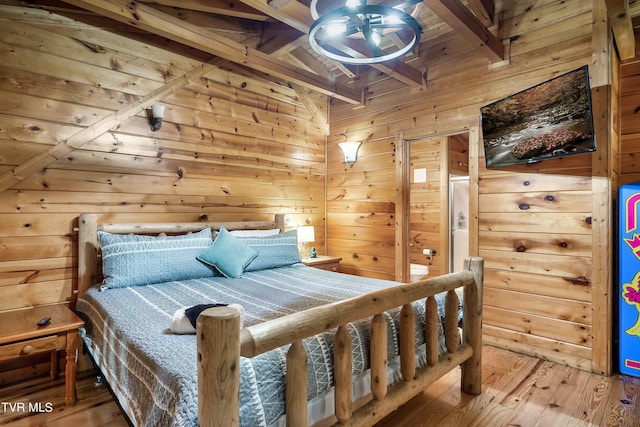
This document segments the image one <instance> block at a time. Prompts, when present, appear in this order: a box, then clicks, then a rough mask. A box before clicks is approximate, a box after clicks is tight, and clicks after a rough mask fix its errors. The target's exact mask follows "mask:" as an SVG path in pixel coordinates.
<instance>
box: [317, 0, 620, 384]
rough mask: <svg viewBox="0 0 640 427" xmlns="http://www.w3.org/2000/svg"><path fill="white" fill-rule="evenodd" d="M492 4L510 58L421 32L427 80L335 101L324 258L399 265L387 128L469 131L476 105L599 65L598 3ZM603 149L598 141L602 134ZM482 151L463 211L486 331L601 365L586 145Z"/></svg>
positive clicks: (522, 0) (488, 337) (369, 272)
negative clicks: (499, 164)
mask: <svg viewBox="0 0 640 427" xmlns="http://www.w3.org/2000/svg"><path fill="white" fill-rule="evenodd" d="M596 1H598V0H596ZM496 4H497V7H498V12H499V14H500V17H501V22H500V25H499V29H498V30H497V34H498V36H499V38H500V39H501V40H505V39H509V40H510V58H509V64H508V65H503V66H495V67H494V66H490V65H489V63H488V61H487V60H486V59H484V58H483V57H482V56H480V55H479V54H478V53H477V52H475V51H474V49H473V47H472V46H469V45H468V44H467V43H466V42H465V41H464V40H461V39H459V38H457V37H455V36H453V35H452V34H450V33H446V32H445V33H435V32H431V31H430V29H426V31H425V36H426V37H427V38H431V40H430V43H428V44H427V46H428V47H427V50H425V51H421V52H420V55H419V58H416V59H415V61H420V60H421V59H420V58H428V60H429V68H428V69H427V76H428V81H427V84H426V87H425V88H424V89H422V90H402V89H401V88H399V87H398V85H397V84H395V83H394V82H393V81H390V80H387V79H381V80H380V81H379V82H377V83H376V84H372V85H370V86H369V87H368V91H367V94H366V105H365V107H364V108H361V109H354V108H353V107H351V106H346V105H342V104H337V103H336V104H332V106H331V117H332V119H331V133H330V136H329V137H328V164H327V169H328V177H327V180H328V189H327V192H328V197H327V199H328V201H327V221H328V223H329V225H330V228H329V232H328V241H327V245H328V250H329V252H330V253H331V254H332V255H340V256H342V258H343V268H344V269H345V270H348V271H350V272H353V273H357V274H360V275H366V276H375V277H383V278H391V277H393V275H394V269H393V262H392V260H393V257H394V246H393V244H394V241H393V237H394V234H393V233H392V231H393V230H392V229H393V224H394V222H393V221H392V220H391V219H390V218H389V215H390V212H393V209H392V206H393V204H394V200H395V199H394V197H395V194H396V193H395V191H396V189H397V188H398V184H397V182H395V181H394V174H393V171H394V161H395V159H394V149H395V146H394V143H395V135H397V134H399V133H400V134H402V135H403V138H404V139H405V140H416V139H419V138H427V137H430V136H440V135H449V134H460V133H465V132H469V134H470V135H476V133H477V132H478V126H479V108H480V106H482V105H485V104H487V103H489V102H492V101H495V100H497V99H500V98H502V97H504V96H507V95H510V94H512V93H515V92H518V91H520V90H523V89H526V88H528V87H530V86H533V85H535V84H537V83H540V82H543V81H545V80H547V79H549V78H552V77H554V76H557V75H559V74H562V73H565V72H568V71H571V70H574V69H576V68H578V67H580V66H582V65H585V64H589V65H590V66H593V63H592V58H593V55H592V53H593V44H592V31H593V25H594V22H593V20H594V16H593V14H592V7H593V4H592V2H590V1H587V2H585V1H581V0H570V1H565V2H557V1H553V0H542V1H532V0H515V1H513V2H499V3H498V2H497V3H496ZM606 24H607V23H606V17H605V22H604V23H603V25H606ZM605 37H606V35H605ZM600 59H601V58H600ZM605 61H606V59H605ZM604 108H605V109H606V108H607V106H604ZM606 116H607V117H608V113H607V114H606ZM600 125H601V126H605V127H606V126H609V122H606V123H604V124H602V123H600ZM353 139H360V140H362V141H363V144H362V147H361V148H360V155H359V159H358V161H357V162H356V163H355V165H354V166H353V168H351V169H349V168H347V167H345V166H344V164H343V163H342V162H341V160H340V153H339V149H338V147H337V143H338V142H341V141H344V140H353ZM475 140H476V139H474V138H470V143H471V144H473V143H474V141H475ZM608 146H609V145H608V144H607V143H606V141H605V143H604V144H603V145H602V147H604V148H603V149H605V150H607V149H608V148H607V147H608ZM475 150H477V147H472V149H470V152H475ZM479 152H480V156H479V158H478V159H477V164H471V165H469V168H470V170H472V171H478V175H477V176H478V177H479V178H477V179H478V181H477V182H475V183H473V182H472V183H471V188H472V189H473V188H478V194H477V200H478V202H477V206H476V207H475V209H476V210H477V212H474V213H472V214H470V215H471V216H475V218H476V219H477V224H478V228H479V231H478V236H477V240H476V239H475V238H474V237H472V238H471V239H470V240H471V241H472V242H474V241H477V242H478V243H477V244H474V245H472V247H471V251H472V253H476V254H479V255H480V256H482V257H484V258H485V268H486V272H485V295H484V303H485V318H484V319H485V324H484V339H485V342H487V343H492V344H496V345H498V346H501V347H505V348H510V349H514V350H517V351H521V352H524V353H528V354H532V355H535V356H537V357H541V358H546V359H549V360H553V361H557V362H561V363H565V364H567V365H570V366H576V367H579V368H582V369H586V370H592V369H593V370H596V371H600V372H606V371H607V368H606V363H605V366H604V367H592V365H591V362H592V359H593V357H592V356H593V355H592V346H593V342H594V341H597V342H599V343H601V342H602V341H603V340H604V341H606V340H607V339H609V338H610V337H609V336H607V335H604V336H598V337H596V338H594V337H593V336H592V325H593V322H594V318H597V317H599V316H603V315H605V316H607V315H609V316H610V312H609V310H610V306H609V307H608V306H607V301H606V300H605V301H604V302H603V303H602V304H598V305H597V307H599V310H602V311H599V312H596V313H594V312H592V309H593V306H594V305H593V299H592V298H594V295H593V294H592V292H591V290H592V285H593V283H592V273H593V271H592V265H593V264H592V263H593V257H594V256H597V257H598V258H600V257H602V256H603V253H600V252H597V250H596V249H594V248H595V246H596V244H597V243H598V242H592V229H591V216H592V212H591V209H592V206H593V194H592V186H591V174H592V155H589V154H587V155H579V156H572V157H567V158H563V159H554V160H547V161H544V162H540V163H537V164H535V165H531V166H518V167H509V168H498V169H491V170H488V169H486V168H485V167H484V154H483V150H482V148H481V147H480V150H479ZM474 173H475V172H474ZM472 176H473V174H472ZM441 191H442V188H441ZM474 197H475V195H472V199H473V198H474ZM605 197H606V195H605ZM431 214H432V213H429V215H431ZM430 232H434V231H433V230H430ZM348 239H356V240H357V241H358V243H357V247H353V246H347V245H345V243H346V242H347V241H348ZM354 245H355V243H354ZM603 246H606V245H603ZM604 256H607V255H606V254H604ZM604 274H607V272H606V271H605V272H604ZM608 274H609V275H610V271H609V272H608ZM599 280H600V278H599ZM604 280H605V282H603V285H602V286H603V287H606V286H607V282H606V277H605V278H604ZM598 298H600V296H598ZM603 298H604V297H603ZM605 328H606V326H605ZM597 351H598V352H601V353H602V354H599V356H603V357H604V358H605V359H607V358H610V354H607V352H608V350H607V348H606V346H604V345H600V344H599V346H598V350H597Z"/></svg>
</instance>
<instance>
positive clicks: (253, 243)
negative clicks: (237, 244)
mask: <svg viewBox="0 0 640 427" xmlns="http://www.w3.org/2000/svg"><path fill="white" fill-rule="evenodd" d="M238 239H240V240H242V241H243V242H244V243H246V244H247V245H248V246H249V247H250V248H252V249H254V250H255V251H256V252H258V256H257V257H256V259H254V260H253V261H251V263H250V264H249V265H248V266H247V267H246V268H245V271H256V270H266V269H268V268H277V267H288V266H290V265H293V264H296V263H299V262H300V253H299V252H298V238H297V232H296V230H291V231H287V232H285V233H281V234H276V235H273V236H263V237H260V236H254V237H238Z"/></svg>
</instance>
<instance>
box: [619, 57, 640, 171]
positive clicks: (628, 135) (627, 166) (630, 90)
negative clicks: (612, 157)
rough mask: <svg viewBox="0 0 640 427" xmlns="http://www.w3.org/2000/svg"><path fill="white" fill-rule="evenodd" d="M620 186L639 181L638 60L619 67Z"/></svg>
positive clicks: (639, 104)
mask: <svg viewBox="0 0 640 427" xmlns="http://www.w3.org/2000/svg"><path fill="white" fill-rule="evenodd" d="M620 95H621V105H620V111H621V116H622V117H621V133H622V135H621V138H622V147H621V155H620V170H621V175H620V181H621V184H628V183H631V182H638V181H640V161H639V159H640V120H638V114H640V109H639V108H638V107H640V59H639V58H638V57H637V55H636V58H635V59H634V60H631V61H627V62H624V63H622V64H621V65H620Z"/></svg>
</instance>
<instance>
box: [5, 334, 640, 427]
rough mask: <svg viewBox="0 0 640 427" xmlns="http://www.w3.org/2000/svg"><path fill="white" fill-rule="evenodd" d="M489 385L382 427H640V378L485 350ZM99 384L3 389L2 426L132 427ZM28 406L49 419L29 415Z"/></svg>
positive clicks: (34, 383)
mask: <svg viewBox="0 0 640 427" xmlns="http://www.w3.org/2000/svg"><path fill="white" fill-rule="evenodd" d="M483 379H484V381H483V387H482V394H481V395H479V396H469V395H465V394H463V393H461V392H460V386H459V384H460V381H459V380H460V370H459V369H456V370H454V371H453V372H451V373H450V374H449V375H447V376H445V377H443V378H441V379H439V380H438V381H437V382H436V383H434V384H432V385H431V386H430V387H429V388H427V389H426V390H425V391H424V392H423V393H421V394H420V395H419V396H417V397H416V398H414V399H413V400H411V401H410V402H408V403H407V404H406V405H404V406H403V407H402V408H400V409H399V410H397V411H396V412H395V413H393V414H391V415H390V416H389V417H387V418H386V419H384V420H383V421H381V422H380V423H378V424H377V426H376V427H419V426H423V427H427V426H428V427H434V426H451V427H467V426H479V427H482V426H486V427H498V426H512V427H516V426H522V427H537V426H544V427H553V426H557V427H564V426H610V427H614V426H615V427H622V426H629V427H640V378H631V377H625V376H620V375H615V376H612V377H601V376H598V375H594V374H590V373H588V372H584V371H580V370H577V369H573V368H568V367H566V366H562V365H558V364H554V363H551V362H546V361H543V360H538V359H535V358H531V357H528V356H524V355H520V354H516V353H511V352H509V351H506V350H501V349H497V348H494V347H490V346H485V347H484V349H483ZM94 381H95V376H94V375H93V374H92V373H91V372H85V373H81V374H79V375H78V384H77V391H78V399H79V401H78V402H77V403H76V404H75V405H74V406H72V407H66V406H65V405H64V380H63V379H62V378H61V379H57V380H50V379H48V377H44V378H36V379H33V380H29V381H26V382H22V383H20V384H16V385H12V386H7V387H4V388H2V389H1V390H0V402H1V405H0V425H5V424H9V425H11V426H51V427H58V426H59V427H68V426H77V427H80V426H82V427H100V426H113V427H127V426H128V422H127V420H126V418H125V417H124V416H123V415H122V413H121V412H120V409H119V408H118V405H117V404H116V403H115V402H114V400H113V399H112V397H111V395H110V393H109V391H108V388H107V387H106V386H105V385H95V384H94ZM29 403H31V405H34V404H39V405H40V408H39V409H41V410H42V411H43V412H42V413H37V414H30V413H29V411H28V405H29ZM22 405H23V406H24V408H22ZM32 409H33V408H32ZM35 409H38V408H35ZM49 410H50V411H49Z"/></svg>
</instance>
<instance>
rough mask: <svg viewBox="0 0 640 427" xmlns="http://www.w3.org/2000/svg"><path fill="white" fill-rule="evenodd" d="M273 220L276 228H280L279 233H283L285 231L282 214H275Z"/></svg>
mask: <svg viewBox="0 0 640 427" xmlns="http://www.w3.org/2000/svg"><path fill="white" fill-rule="evenodd" d="M275 222H276V228H279V229H280V232H281V233H284V231H285V223H284V214H281V213H280V214H275Z"/></svg>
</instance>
